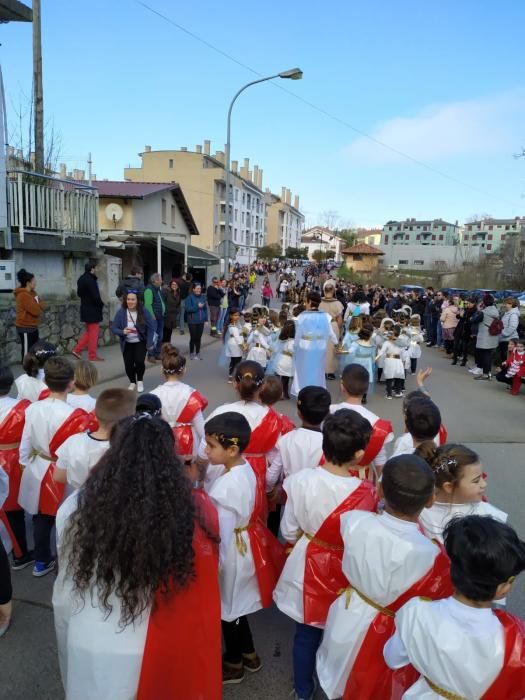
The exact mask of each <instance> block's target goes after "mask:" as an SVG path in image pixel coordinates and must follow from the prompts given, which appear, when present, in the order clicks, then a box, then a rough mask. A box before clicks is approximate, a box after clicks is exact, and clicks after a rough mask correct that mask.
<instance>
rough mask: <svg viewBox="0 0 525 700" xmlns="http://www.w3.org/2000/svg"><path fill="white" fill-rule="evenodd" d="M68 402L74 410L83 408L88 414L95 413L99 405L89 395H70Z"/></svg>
mask: <svg viewBox="0 0 525 700" xmlns="http://www.w3.org/2000/svg"><path fill="white" fill-rule="evenodd" d="M66 401H67V402H68V404H69V405H70V406H73V408H82V409H83V410H84V411H86V413H93V411H94V410H95V405H96V403H97V400H96V399H94V398H93V397H92V396H90V395H89V394H68V395H67V399H66Z"/></svg>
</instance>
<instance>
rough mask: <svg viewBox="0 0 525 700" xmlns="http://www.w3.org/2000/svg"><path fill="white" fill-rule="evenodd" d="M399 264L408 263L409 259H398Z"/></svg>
mask: <svg viewBox="0 0 525 700" xmlns="http://www.w3.org/2000/svg"><path fill="white" fill-rule="evenodd" d="M397 264H398V265H408V260H398V261H397Z"/></svg>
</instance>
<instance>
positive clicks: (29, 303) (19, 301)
mask: <svg viewBox="0 0 525 700" xmlns="http://www.w3.org/2000/svg"><path fill="white" fill-rule="evenodd" d="M14 295H15V300H16V320H15V325H16V327H17V328H38V324H39V323H40V316H41V315H42V311H43V310H44V302H43V301H42V300H41V299H38V297H37V295H36V293H35V292H29V291H28V290H27V289H26V288H25V287H17V288H16V289H15V290H14ZM37 299H38V301H37Z"/></svg>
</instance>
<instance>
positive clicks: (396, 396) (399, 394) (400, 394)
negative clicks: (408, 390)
mask: <svg viewBox="0 0 525 700" xmlns="http://www.w3.org/2000/svg"><path fill="white" fill-rule="evenodd" d="M394 396H395V398H396V399H402V398H403V394H402V393H401V392H400V391H398V392H397V393H395V394H394ZM390 398H392V397H390Z"/></svg>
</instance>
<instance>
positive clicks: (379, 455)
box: [330, 363, 394, 479]
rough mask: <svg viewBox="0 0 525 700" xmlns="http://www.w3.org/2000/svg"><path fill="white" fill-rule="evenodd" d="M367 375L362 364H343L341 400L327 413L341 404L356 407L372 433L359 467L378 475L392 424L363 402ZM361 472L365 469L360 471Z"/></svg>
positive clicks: (354, 409)
mask: <svg viewBox="0 0 525 700" xmlns="http://www.w3.org/2000/svg"><path fill="white" fill-rule="evenodd" d="M369 379H370V375H369V374H368V370H366V369H365V368H364V367H363V366H362V365H359V364H355V363H351V364H348V365H346V367H345V368H344V370H343V375H342V377H341V393H342V394H343V401H342V402H341V403H334V404H332V405H331V406H330V413H335V412H336V411H339V410H340V409H341V408H349V409H351V410H352V411H356V412H357V413H359V414H360V415H361V416H363V418H366V420H367V421H368V422H369V423H370V425H371V426H372V437H371V439H370V442H369V443H368V447H367V449H366V451H365V454H364V457H363V460H362V464H361V466H362V468H363V469H367V470H368V478H370V479H374V478H375V477H377V476H379V473H380V472H381V469H382V467H383V465H384V464H385V463H386V445H388V443H390V442H392V440H393V439H394V433H393V432H392V424H391V423H390V421H387V420H383V419H382V418H379V416H376V414H375V413H372V411H369V410H368V408H365V406H363V405H362V404H363V396H366V394H367V392H368V386H369V384H368V383H369ZM362 476H365V472H363V475H362Z"/></svg>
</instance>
